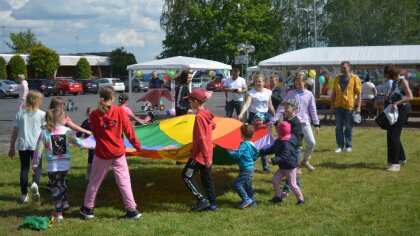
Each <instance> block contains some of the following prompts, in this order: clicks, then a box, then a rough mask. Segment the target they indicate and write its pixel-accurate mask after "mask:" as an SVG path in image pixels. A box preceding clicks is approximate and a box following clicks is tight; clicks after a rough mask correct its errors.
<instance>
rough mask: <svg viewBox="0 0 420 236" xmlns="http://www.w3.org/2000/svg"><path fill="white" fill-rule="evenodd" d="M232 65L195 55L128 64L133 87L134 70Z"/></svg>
mask: <svg viewBox="0 0 420 236" xmlns="http://www.w3.org/2000/svg"><path fill="white" fill-rule="evenodd" d="M231 69H232V67H231V66H230V65H227V64H223V63H220V62H217V61H212V60H206V59H201V58H194V57H184V56H176V57H169V58H165V59H160V60H154V61H149V62H143V63H139V64H134V65H129V66H127V70H128V75H129V77H128V86H129V88H131V83H132V80H133V79H134V76H135V74H134V73H133V71H134V70H231ZM128 91H129V97H130V99H129V101H132V99H131V89H129V90H128Z"/></svg>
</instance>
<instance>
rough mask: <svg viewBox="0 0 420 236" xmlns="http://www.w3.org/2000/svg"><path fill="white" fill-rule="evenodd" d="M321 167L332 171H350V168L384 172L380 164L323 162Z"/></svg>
mask: <svg viewBox="0 0 420 236" xmlns="http://www.w3.org/2000/svg"><path fill="white" fill-rule="evenodd" d="M318 166H320V167H325V168H331V169H349V168H357V169H371V170H372V169H376V170H383V169H384V167H383V165H382V164H379V163H365V162H357V163H336V162H323V163H321V164H318Z"/></svg>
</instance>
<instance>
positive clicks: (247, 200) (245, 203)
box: [239, 198, 253, 209]
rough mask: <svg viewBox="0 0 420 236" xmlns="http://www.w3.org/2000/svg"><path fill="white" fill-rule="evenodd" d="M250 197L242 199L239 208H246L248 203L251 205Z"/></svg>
mask: <svg viewBox="0 0 420 236" xmlns="http://www.w3.org/2000/svg"><path fill="white" fill-rule="evenodd" d="M252 202H253V201H252V199H249V198H248V199H246V200H244V201H243V202H242V204H241V205H240V206H239V208H241V209H245V208H247V207H248V206H249V205H251V204H252Z"/></svg>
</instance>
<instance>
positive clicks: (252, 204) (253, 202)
mask: <svg viewBox="0 0 420 236" xmlns="http://www.w3.org/2000/svg"><path fill="white" fill-rule="evenodd" d="M256 206H257V202H256V201H255V200H252V203H251V205H249V207H256Z"/></svg>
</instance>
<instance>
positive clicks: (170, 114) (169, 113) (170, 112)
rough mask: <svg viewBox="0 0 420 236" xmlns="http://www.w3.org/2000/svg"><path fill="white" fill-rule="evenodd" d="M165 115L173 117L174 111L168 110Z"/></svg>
mask: <svg viewBox="0 0 420 236" xmlns="http://www.w3.org/2000/svg"><path fill="white" fill-rule="evenodd" d="M165 113H166V115H167V116H175V109H168V110H166V111H165Z"/></svg>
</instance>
